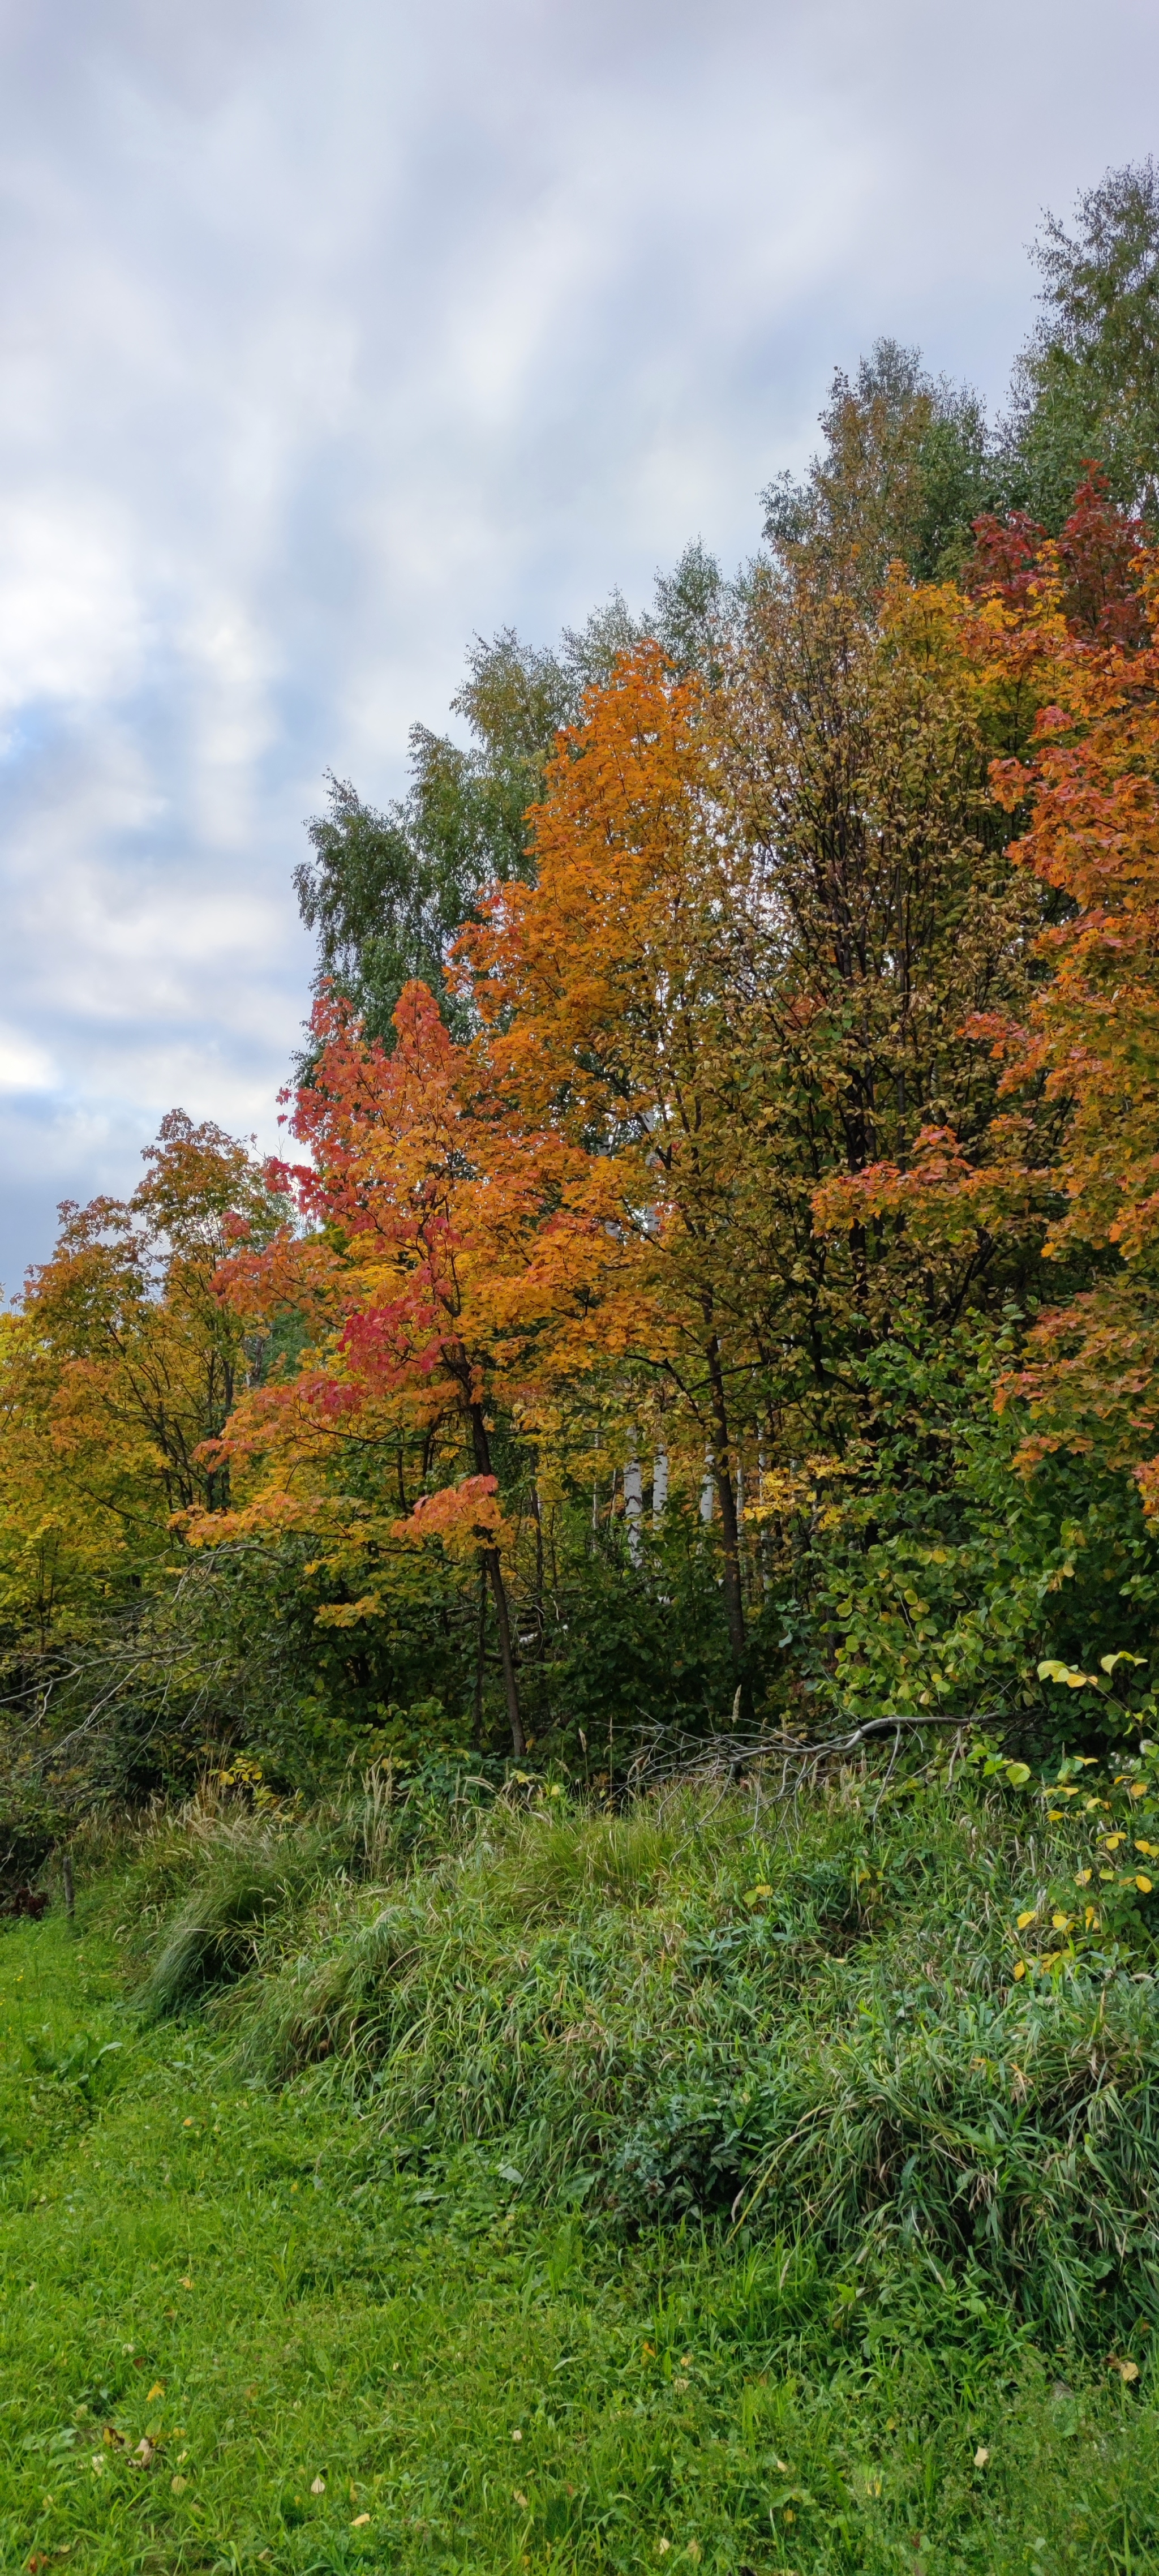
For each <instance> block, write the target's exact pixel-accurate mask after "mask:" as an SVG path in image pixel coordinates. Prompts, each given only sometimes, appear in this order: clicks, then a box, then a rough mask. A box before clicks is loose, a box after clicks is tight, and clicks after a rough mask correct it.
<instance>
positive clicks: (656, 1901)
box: [133, 1777, 1159, 2364]
mask: <svg viewBox="0 0 1159 2576" xmlns="http://www.w3.org/2000/svg"><path fill="white" fill-rule="evenodd" d="M1084 1805H1085V1807H1086V1808H1087V1809H1088V1810H1090V1809H1094V1810H1095V1811H1096V1812H1095V1814H1094V1818H1093V1820H1092V1818H1091V1816H1090V1814H1089V1813H1088V1814H1085V1815H1084V1814H1082V1813H1079V1814H1076V1813H1075V1812H1073V1811H1068V1812H1064V1813H1061V1814H1060V1813H1058V1812H1057V1810H1056V1811H1055V1813H1054V1815H1053V1819H1051V1818H1049V1817H1047V1816H1046V1815H1044V1813H1043V1811H1042V1807H1041V1802H1038V1803H1036V1802H1035V1801H1034V1800H1033V1799H1032V1798H1028V1797H1026V1796H1023V1795H1018V1794H1011V1793H1010V1792H1009V1791H1008V1790H1007V1789H1005V1788H1004V1787H1001V1788H1000V1787H995V1788H994V1789H992V1790H991V1791H990V1792H989V1794H987V1793H986V1792H985V1791H984V1789H983V1788H982V1787H981V1786H980V1785H979V1784H978V1783H977V1782H976V1781H974V1780H972V1779H969V1778H967V1779H966V1780H964V1781H963V1780H962V1779H961V1778H960V1779H959V1781H958V1782H957V1783H955V1784H953V1785H952V1786H951V1787H949V1788H945V1787H943V1788H941V1789H936V1788H930V1787H929V1785H928V1784H926V1785H925V1786H923V1787H921V1788H920V1789H919V1788H917V1787H916V1786H915V1784H914V1783H913V1782H902V1783H901V1784H900V1786H891V1787H890V1788H888V1789H887V1791H886V1792H885V1794H884V1795H883V1794H882V1790H881V1786H880V1783H876V1784H875V1783H874V1782H873V1781H872V1780H870V1779H865V1778H859V1777H850V1778H847V1779H845V1780H844V1781H842V1782H841V1783H840V1785H839V1786H837V1787H835V1788H833V1789H830V1790H829V1791H828V1792H818V1793H817V1794H815V1795H814V1796H813V1797H812V1798H811V1799H810V1800H808V1801H803V1802H801V1803H800V1805H799V1806H798V1807H797V1808H796V1809H791V1810H789V1811H787V1812H785V1811H783V1810H780V1809H777V1808H772V1809H770V1808H769V1807H768V1806H767V1804H766V1805H763V1806H762V1805H761V1804H760V1802H759V1801H754V1797H753V1795H752V1793H744V1792H734V1793H731V1794H729V1795H727V1796H721V1795H720V1794H719V1793H716V1794H714V1795H711V1796H710V1795H707V1794H706V1793H704V1792H703V1791H693V1790H689V1789H683V1790H676V1791H674V1792H672V1793H671V1794H670V1795H669V1796H668V1797H667V1798H666V1799H665V1800H663V1801H657V1800H650V1801H641V1802H640V1803H639V1804H638V1805H636V1806H635V1807H634V1808H632V1809H629V1810H628V1811H626V1812H624V1813H622V1814H618V1815H617V1814H608V1813H603V1814H601V1813H595V1814H593V1813H591V1812H584V1811H582V1810H580V1809H578V1808H569V1807H568V1805H567V1803H566V1801H565V1799H564V1798H563V1797H562V1795H561V1794H560V1793H559V1792H558V1791H551V1792H545V1791H544V1790H542V1789H539V1790H533V1789H531V1788H530V1787H529V1786H527V1787H525V1788H524V1789H523V1790H522V1791H519V1790H516V1791H514V1792H512V1794H511V1795H509V1796H506V1797H502V1798H497V1799H492V1800H489V1801H488V1803H487V1804H486V1806H485V1807H482V1806H478V1805H477V1806H475V1807H474V1808H471V1809H469V1810H464V1809H463V1808H459V1809H457V1810H452V1811H450V1812H448V1811H446V1810H443V1811H441V1812H440V1813H438V1814H433V1813H431V1812H429V1811H426V1812H425V1811H424V1810H423V1806H422V1801H421V1798H415V1799H413V1800H411V1801H406V1802H404V1803H402V1804H401V1805H399V1804H397V1803H395V1802H393V1801H388V1800H387V1799H386V1797H385V1796H384V1795H383V1792H382V1787H381V1784H377V1787H376V1788H375V1789H374V1790H373V1793H372V1795H371V1797H370V1798H369V1800H368V1801H367V1802H362V1801H358V1800H355V1801H352V1802H348V1803H347V1804H346V1805H345V1806H342V1805H335V1807H334V1808H333V1809H331V1810H330V1811H329V1812H328V1813H325V1814H322V1815H319V1816H316V1817H314V1818H312V1819H308V1820H296V1819H294V1818H289V1819H287V1818H279V1817H278V1816H277V1815H271V1814H266V1815H255V1816H239V1815H236V1814H235V1815H232V1816H231V1815H229V1814H226V1815H222V1816H216V1817H215V1816H208V1817H204V1818H202V1819H201V1820H200V1821H199V1822H195V1824H194V1825H193V1826H192V1827H187V1828H185V1829H184V1830H183V1831H182V1830H179V1829H177V1828H175V1827H174V1826H172V1825H164V1826H162V1827H161V1828H160V1829H158V1830H157V1831H156V1832H155V1834H154V1835H153V1836H152V1837H149V1838H147V1839H146V1842H145V1844H144V1846H143V1847H142V1849H141V1852H140V1854H139V1857H138V1859H137V1861H136V1864H135V1873H134V1879H133V1884H134V1887H135V1890H136V1894H137V1898H138V1908H137V1918H136V1920H137V1931H136V1935H135V1937H136V1938H137V1939H140V1938H141V1925H142V1922H144V1923H145V1924H146V1927H148V1918H149V1910H150V1906H152V1907H153V1909H154V1920H153V1925H152V1928H151V1930H149V1929H148V1928H147V1929H146V1944H147V1952H148V1955H147V1960H146V1962H145V1973H144V1977H143V1982H142V1986H141V1998H142V2002H143V2005H144V2007H145V2010H146V2012H147V2013H148V2014H151V2015H159V2014H163V2013H165V2012H173V2011H178V2010H182V2009H185V2008H187V2007H189V2006H190V2005H191V2004H194V2003H206V2002H208V2004H209V2007H210V2010H211V2013H212V2016H213V2019H214V2021H215V2023H216V2024H217V2025H218V2026H219V2027H221V2028H223V2029H224V2030H225V2031H226V2032H227V2033H228V2036H229V2040H230V2044H231V2047H232V2049H233V2051H234V2053H235V2056H236V2060H237V2063H238V2066H239V2068H240V2070H241V2071H242V2073H243V2074H244V2075H245V2076H246V2077H248V2078H249V2079H250V2080H254V2081H262V2082H267V2083H273V2084H277V2085H284V2084H286V2083H288V2082H291V2081H296V2082H297V2083H298V2084H299V2085H301V2084H302V2083H305V2084H306V2086H307V2089H313V2090H314V2091H315V2092H318V2093H321V2094H322V2095H323V2096H326V2097H330V2098H333V2097H335V2096H337V2097H340V2098H341V2099H342V2100H343V2101H344V2102H345V2103H346V2104H348V2105H349V2106H350V2107H352V2108H356V2109H357V2110H358V2111H359V2112H360V2113H361V2114H362V2116H363V2117H364V2119H365V2121H366V2123H367V2124H368V2134H372V2135H373V2136H374V2138H375V2139H376V2141H377V2152H378V2154H379V2156H380V2158H381V2161H382V2164H383V2166H384V2168H386V2167H388V2166H389V2167H390V2168H392V2169H395V2170H404V2169H405V2170H407V2171H413V2172H415V2173H416V2174H418V2175H420V2176H426V2177H427V2178H428V2179H429V2180H433V2181H434V2182H444V2181H446V2180H447V2178H448V2177H454V2176H456V2175H457V2177H458V2184H457V2186H456V2187H460V2188H466V2187H467V2185H466V2183H465V2181H464V2177H465V2175H466V2174H467V2173H468V2171H469V2169H470V2166H471V2161H472V2158H473V2157H474V2158H476V2159H477V2158H478V2157H479V2156H480V2155H482V2156H484V2158H490V2159H491V2161H492V2162H494V2160H495V2158H496V2157H498V2159H499V2161H500V2163H501V2166H502V2169H503V2171H504V2172H505V2173H507V2174H508V2175H510V2176H511V2177H512V2181H513V2187H515V2188H517V2189H518V2190H519V2191H520V2192H522V2193H523V2194H524V2195H526V2197H527V2198H528V2200H529V2201H530V2202H533V2203H534V2204H535V2205H540V2204H542V2203H543V2202H544V2200H545V2199H546V2200H548V2201H551V2202H554V2203H556V2204H558V2205H559V2206H560V2207H561V2208H568V2207H570V2208H581V2209H583V2210H584V2211H585V2212H586V2213H587V2214H588V2215H589V2217H592V2218H598V2220H599V2223H600V2224H601V2225H602V2226H603V2227H605V2228H607V2229H611V2230H613V2231H617V2230H618V2231H621V2232H625V2231H626V2232H628V2233H632V2232H638V2231H639V2230H641V2229H648V2228H655V2227H656V2226H657V2225H662V2226H665V2227H668V2228H671V2227H672V2226H673V2225H676V2224H679V2223H681V2222H691V2223H695V2224H696V2225H697V2226H708V2227H710V2228H712V2229H714V2230H716V2231H717V2232H718V2234H721V2233H722V2234H724V2235H727V2234H728V2233H729V2231H733V2232H737V2233H739V2238H740V2240H741V2241H742V2242H754V2243H755V2242H763V2241H765V2240H767V2239H770V2238H772V2239H776V2240H778V2241H784V2242H792V2243H797V2242H799V2241H804V2240H807V2241H808V2243H809V2244H810V2246H811V2248H812V2249H813V2251H814V2253H815V2254H818V2255H819V2256H821V2257H823V2259H824V2261H825V2262H826V2263H827V2264H828V2265H829V2266H830V2267H831V2269H832V2271H833V2275H834V2279H835V2281H837V2282H838V2288H837V2290H836V2291H835V2295H837V2296H838V2297H839V2301H840V2302H841V2303H843V2304H844V2305H845V2306H847V2307H848V2308H849V2310H850V2311H851V2313H853V2312H856V2314H857V2315H858V2316H860V2315H861V2314H862V2313H863V2312H864V2314H865V2315H866V2316H867V2317H873V2316H876V2315H878V2314H879V2313H880V2312H881V2309H882V2304H883V2302H884V2303H885V2304H886V2305H887V2306H888V2303H889V2300H890V2299H891V2298H892V2297H893V2296H894V2295H895V2285H896V2282H897V2281H898V2280H899V2279H902V2278H908V2277H909V2271H910V2269H911V2268H912V2266H913V2264H914V2263H917V2264H918V2265H919V2266H921V2265H926V2266H928V2265H930V2264H932V2265H933V2266H934V2267H935V2270H936V2271H937V2272H938V2274H939V2277H943V2276H944V2277H945V2278H946V2279H947V2280H948V2281H950V2282H954V2283H958V2284H961V2283H963V2282H974V2283H981V2284H982V2285H984V2288H985V2292H986V2295H987V2296H988V2297H993V2298H997V2299H998V2300H1000V2301H1002V2302H1004V2303H1006V2304H1007V2305H1008V2307H1009V2310H1010V2313H1011V2315H1012V2316H1014V2317H1016V2318H1018V2319H1021V2320H1024V2321H1026V2322H1027V2323H1029V2324H1030V2325H1032V2326H1033V2327H1034V2328H1035V2330H1036V2331H1039V2332H1041V2333H1043V2334H1047V2335H1050V2336H1054V2337H1059V2336H1062V2337H1064V2338H1067V2339H1078V2340H1079V2341H1080V2342H1082V2343H1083V2344H1084V2345H1085V2346H1086V2347H1087V2348H1088V2349H1089V2350H1091V2351H1092V2352H1095V2351H1102V2352H1107V2351H1110V2352H1113V2353H1114V2355H1115V2356H1116V2357H1117V2358H1118V2359H1120V2360H1122V2361H1124V2362H1126V2363H1128V2364H1133V2363H1134V2361H1135V2360H1136V2359H1137V2358H1139V2357H1141V2356H1143V2355H1144V2354H1145V2351H1146V2337H1147V2335H1148V2333H1150V2332H1152V2331H1153V2330H1155V2329H1156V2328H1157V2327H1159V2018H1157V2015H1156V2009H1155V1984H1154V1973H1153V1945H1152V1940H1151V1935H1150V1932H1149V1930H1148V1928H1147V1924H1146V1921H1145V1920H1144V1919H1142V1918H1139V1919H1136V1920H1135V1921H1134V1922H1133V1924H1132V1925H1130V1926H1129V1927H1128V1929H1129V1930H1130V1932H1131V1937H1130V1938H1129V1939H1128V1938H1124V1937H1121V1934H1122V1927H1121V1926H1120V1932H1119V1933H1118V1934H1116V1935H1115V1936H1114V1937H1112V1935H1111V1932H1110V1931H1109V1930H1108V1929H1107V1927H1106V1925H1104V1924H1102V1923H1098V1924H1096V1926H1095V1929H1094V1930H1093V1931H1089V1932H1088V1933H1087V1935H1086V1937H1085V1939H1083V1940H1082V1941H1076V1939H1075V1937H1074V1936H1073V1935H1072V1936H1071V1937H1070V1939H1069V1941H1068V1942H1066V1943H1064V1944H1063V1946H1062V1948H1061V1949H1060V1948H1059V1946H1058V1936H1057V1935H1054V1936H1048V1937H1053V1938H1054V1939H1055V1943H1056V1951H1055V1955H1054V1956H1053V1958H1051V1959H1048V1961H1047V1963H1046V1964H1045V1965H1042V1964H1040V1965H1039V1966H1038V1968H1037V1971H1036V1972H1032V1973H1029V1974H1028V1973H1026V1959H1025V1956H1024V1952H1025V1943H1026V1926H1027V1924H1028V1922H1031V1921H1037V1920H1038V1919H1040V1918H1042V1919H1046V1917H1047V1916H1048V1915H1049V1914H1050V1912H1051V1909H1052V1908H1053V1919H1054V1922H1055V1923H1056V1924H1058V1923H1060V1922H1065V1921H1066V1920H1067V1918H1066V1917H1065V1916H1064V1915H1062V1914H1060V1913H1059V1911H1058V1909H1057V1906H1056V1905H1055V1903H1054V1899H1055V1897H1056V1896H1057V1893H1058V1890H1059V1888H1060V1887H1061V1886H1064V1885H1073V1884H1074V1881H1075V1879H1076V1877H1077V1875H1078V1871H1077V1867H1076V1864H1077V1863H1079V1862H1081V1860H1082V1859H1083V1857H1084V1854H1085V1852H1086V1849H1087V1846H1088V1844H1089V1842H1090V1837H1091V1834H1092V1832H1094V1831H1095V1830H1096V1828H1098V1829H1099V1830H1101V1831H1102V1832H1103V1833H1104V1836H1105V1834H1106V1827H1107V1818H1106V1816H1105V1814H1103V1813H1100V1812H1099V1808H1098V1801H1097V1800H1096V1798H1095V1797H1094V1796H1093V1795H1092V1796H1091V1797H1089V1798H1087V1799H1086V1800H1085V1801H1084ZM1117 1839H1118V1840H1119V1841H1120V1842H1121V1841H1122V1836H1121V1835H1119V1836H1118V1837H1117ZM1104 1875H1107V1876H1109V1875H1110V1873H1109V1872H1105V1873H1104ZM1133 1901H1134V1902H1135V1905H1136V1914H1137V1917H1138V1900H1137V1899H1134V1900H1133ZM1090 1910H1091V1909H1089V1908H1088V1912H1089V1911H1090ZM1020 1918H1021V1926H1022V1928H1021V1930H1020V1928H1019V1925H1020ZM838 2276H839V2280H838Z"/></svg>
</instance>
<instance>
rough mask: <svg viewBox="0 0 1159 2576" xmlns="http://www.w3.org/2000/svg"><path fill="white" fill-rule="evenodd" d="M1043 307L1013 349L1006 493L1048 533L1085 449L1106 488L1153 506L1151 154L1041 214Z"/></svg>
mask: <svg viewBox="0 0 1159 2576" xmlns="http://www.w3.org/2000/svg"><path fill="white" fill-rule="evenodd" d="M1032 255H1033V257H1034V259H1035V261H1036V264H1037V266H1038V269H1039V272H1040V275H1041V278H1042V286H1041V290H1040V302H1041V305H1042V308H1043V310H1042V314H1041V318H1040V320H1039V323H1038V327H1037V329H1036V330H1035V332H1034V334H1033V336H1032V338H1031V339H1030V341H1029V342H1028V344H1027V347H1026V348H1025V349H1024V350H1023V352H1022V356H1021V358H1020V359H1019V362H1018V366H1017V370H1016V374H1015V381H1014V398H1013V407H1012V413H1011V419H1010V422H1009V427H1008V439H1007V446H1008V456H1009V471H1010V478H1011V488H1012V493H1013V497H1015V498H1016V499H1017V500H1018V501H1020V502H1021V503H1022V504H1023V505H1024V506H1025V507H1026V508H1027V509H1028V510H1029V511H1030V512H1031V514H1032V516H1033V517H1034V518H1035V519H1037V520H1039V521H1040V522H1041V523H1042V525H1043V526H1044V527H1045V528H1047V529H1048V530H1049V531H1050V532H1051V533H1052V534H1055V533H1057V531H1058V529H1059V528H1060V527H1061V526H1062V523H1063V521H1064V519H1065V518H1066V516H1067V512H1068V510H1069V508H1070V505H1071V496H1072V494H1073V493H1074V491H1075V489H1076V486H1077V485H1078V484H1079V483H1080V482H1081V481H1082V479H1083V472H1084V468H1085V465H1086V463H1087V460H1088V459H1094V460H1096V461H1097V462H1098V463H1099V464H1100V465H1101V466H1102V467H1103V470H1104V473H1105V474H1106V477H1107V482H1108V486H1109V488H1110V491H1111V494H1112V497H1113V498H1114V499H1115V500H1116V501H1118V502H1120V503H1122V504H1123V505H1124V506H1125V507H1127V508H1130V509H1134V510H1139V511H1142V512H1143V513H1144V514H1145V515H1146V516H1148V517H1150V518H1154V516H1155V514H1156V510H1157V507H1159V170H1157V169H1156V166H1155V163H1154V161H1153V160H1152V159H1151V158H1150V156H1148V158H1147V159H1146V160H1145V161H1141V162H1138V163H1134V164H1132V163H1127V164H1126V166H1125V167H1124V168H1122V169H1120V170H1108V172H1107V174H1106V177H1105V178H1104V179H1102V180H1101V181H1100V183H1099V185H1098V187H1097V188H1090V189H1087V190H1086V191H1085V193H1084V194H1083V195H1082V196H1080V197H1079V199H1078V203H1077V206H1076V208H1075V219H1074V229H1073V231H1072V232H1068V231H1067V230H1066V228H1065V226H1064V225H1063V224H1062V223H1061V222H1060V221H1059V219H1058V217H1057V216H1056V215H1051V214H1048V215H1047V216H1046V218H1045V221H1044V224H1043V228H1042V232H1041V234H1040V237H1039V239H1038V241H1037V243H1036V244H1035V246H1034V250H1033V254H1032Z"/></svg>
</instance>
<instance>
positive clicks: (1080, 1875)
mask: <svg viewBox="0 0 1159 2576" xmlns="http://www.w3.org/2000/svg"><path fill="white" fill-rule="evenodd" d="M1090 1883H1091V1873H1090V1871H1089V1869H1080V1870H1076V1872H1075V1886H1076V1887H1089V1886H1090Z"/></svg>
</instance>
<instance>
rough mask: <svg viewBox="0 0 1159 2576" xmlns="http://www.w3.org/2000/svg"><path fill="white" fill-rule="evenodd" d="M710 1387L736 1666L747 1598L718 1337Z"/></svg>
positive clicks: (715, 1472)
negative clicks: (730, 1462)
mask: <svg viewBox="0 0 1159 2576" xmlns="http://www.w3.org/2000/svg"><path fill="white" fill-rule="evenodd" d="M708 1383H709V1389H710V1392H711V1397H712V1421H713V1429H714V1432H715V1434H716V1439H715V1454H714V1457H713V1461H712V1473H713V1482H714V1484H715V1486H716V1499H717V1502H718V1503H719V1505H720V1533H721V1538H722V1540H723V1542H724V1607H725V1615H726V1617H727V1619H728V1642H729V1645H730V1647H731V1650H732V1659H733V1662H734V1664H737V1665H739V1664H740V1663H741V1662H742V1661H743V1658H744V1650H745V1623H744V1594H743V1592H742V1590H741V1579H740V1525H739V1522H738V1519H737V1508H736V1493H735V1490H734V1487H733V1481H732V1476H731V1473H730V1470H729V1463H728V1406H727V1403H726V1401H725V1392H724V1371H723V1369H722V1367H721V1364H720V1344H719V1342H718V1341H717V1338H716V1335H715V1333H713V1334H712V1336H711V1339H710V1341H709V1345H708Z"/></svg>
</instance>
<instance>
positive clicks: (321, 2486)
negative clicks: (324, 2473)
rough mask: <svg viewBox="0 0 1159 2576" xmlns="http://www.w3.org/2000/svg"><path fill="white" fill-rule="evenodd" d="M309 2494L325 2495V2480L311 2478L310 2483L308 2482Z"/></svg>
mask: <svg viewBox="0 0 1159 2576" xmlns="http://www.w3.org/2000/svg"><path fill="white" fill-rule="evenodd" d="M310 2493H311V2495H325V2493H326V2480H325V2478H312V2479H311V2481H310Z"/></svg>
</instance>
